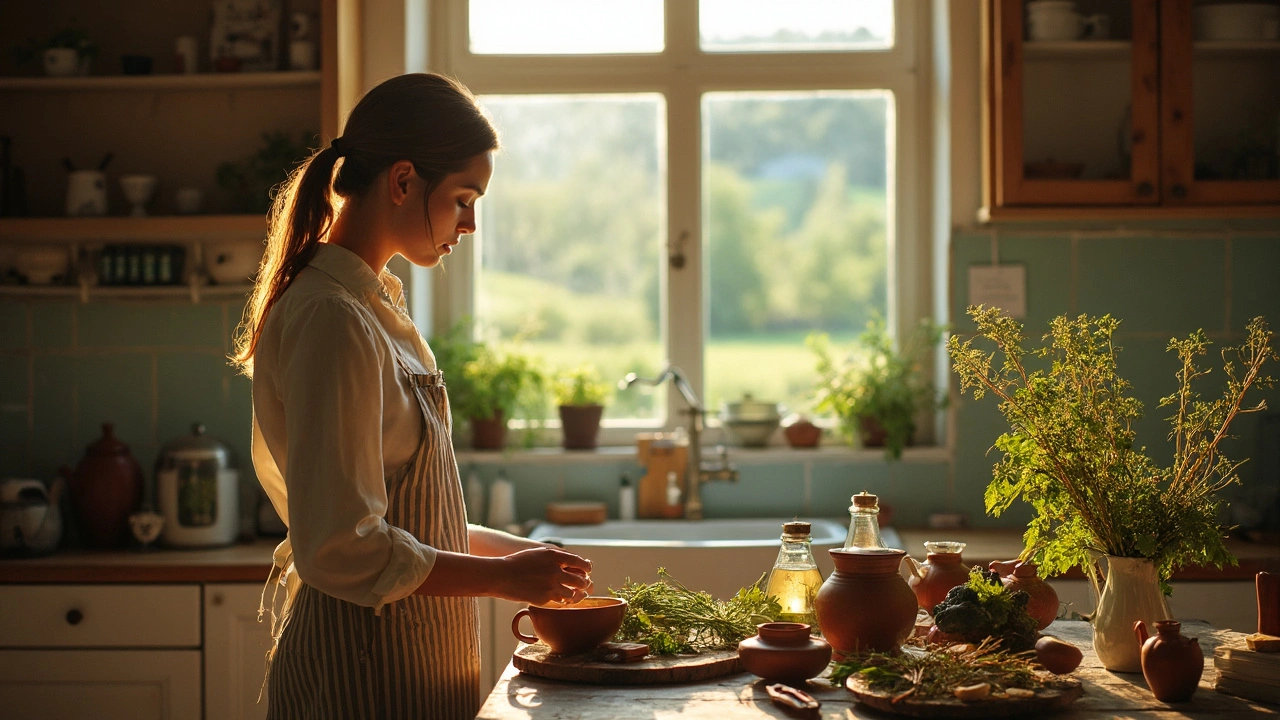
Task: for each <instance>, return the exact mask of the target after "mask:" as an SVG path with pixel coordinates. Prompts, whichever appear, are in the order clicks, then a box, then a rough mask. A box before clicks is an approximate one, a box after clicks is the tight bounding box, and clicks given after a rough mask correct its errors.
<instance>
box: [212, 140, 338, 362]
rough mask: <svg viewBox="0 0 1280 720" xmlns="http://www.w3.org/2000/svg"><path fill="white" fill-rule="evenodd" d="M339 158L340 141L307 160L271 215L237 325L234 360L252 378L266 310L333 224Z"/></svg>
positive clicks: (287, 183)
mask: <svg viewBox="0 0 1280 720" xmlns="http://www.w3.org/2000/svg"><path fill="white" fill-rule="evenodd" d="M340 157H341V152H340V150H339V148H338V143H337V141H334V143H333V144H331V145H330V146H329V147H327V148H324V149H322V150H318V151H316V152H315V153H314V154H312V156H311V157H310V158H308V159H306V160H305V161H303V162H302V163H301V164H300V165H299V166H298V167H297V168H296V169H295V170H294V171H293V172H292V173H291V174H290V175H289V179H288V180H287V181H285V182H284V183H283V184H282V185H281V186H280V190H279V192H278V193H277V194H276V196H275V199H273V200H272V202H271V212H270V214H269V215H268V216H267V250H266V252H265V253H264V254H263V256H262V264H261V265H260V266H259V267H258V281H257V282H256V283H254V286H253V292H252V293H251V294H250V295H249V302H248V304H247V305H245V308H244V316H243V317H242V318H241V321H240V326H239V327H238V328H237V329H236V337H235V350H234V352H233V354H232V355H231V364H232V365H234V366H235V367H237V368H239V369H240V371H241V372H242V373H244V374H245V375H247V376H248V377H253V356H254V353H256V352H257V349H258V339H259V338H261V337H262V325H263V323H264V322H265V321H266V319H267V312H268V311H269V310H271V306H272V305H274V304H275V302H276V300H279V299H280V295H282V294H283V293H284V291H285V290H287V289H288V288H289V285H290V284H291V283H293V279H294V278H295V277H297V276H298V273H299V272H301V271H302V268H304V267H306V266H307V263H309V262H311V258H312V257H314V256H315V254H316V245H317V244H318V243H319V242H320V238H322V237H324V235H325V233H327V232H329V226H330V225H331V224H332V223H333V215H334V207H333V199H334V194H333V191H332V189H331V183H332V180H333V171H334V167H335V166H336V165H337V163H338V159H339V158H340Z"/></svg>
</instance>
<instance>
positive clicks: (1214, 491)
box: [947, 306, 1276, 582]
mask: <svg viewBox="0 0 1280 720" xmlns="http://www.w3.org/2000/svg"><path fill="white" fill-rule="evenodd" d="M969 315H970V316H971V317H972V318H973V319H974V322H975V323H977V326H978V332H977V336H976V337H975V338H974V339H971V340H964V341H961V340H960V338H959V337H955V336H953V337H951V338H950V340H949V342H948V344H947V350H948V352H949V353H950V355H951V360H952V364H953V367H954V369H955V371H956V372H957V373H958V374H959V375H960V387H961V391H962V392H963V391H965V390H969V391H972V393H973V397H974V399H975V400H976V399H981V398H982V397H983V396H984V395H985V394H987V393H991V394H992V395H995V396H996V398H998V399H999V401H1000V411H1001V413H1003V414H1004V417H1005V419H1006V420H1008V422H1009V425H1010V430H1009V432H1006V433H1004V434H1003V435H1001V436H1000V437H999V438H998V439H997V440H996V444H995V447H996V448H997V449H999V450H1000V451H1001V452H1002V453H1003V457H1002V458H1001V459H1000V462H999V463H997V464H996V466H995V468H994V476H993V477H992V480H991V482H990V484H988V486H987V490H986V498H985V500H986V509H987V512H988V513H991V514H992V515H996V516H998V515H1000V514H1001V513H1003V512H1004V511H1005V510H1007V509H1008V508H1009V507H1010V506H1011V505H1012V504H1013V502H1014V501H1015V500H1019V499H1021V500H1024V501H1025V502H1027V503H1030V504H1031V506H1032V508H1034V510H1035V517H1034V518H1033V519H1032V521H1031V523H1030V524H1029V525H1028V526H1027V531H1026V533H1025V535H1024V536H1023V537H1024V540H1025V544H1026V549H1025V550H1024V552H1023V554H1022V559H1024V560H1025V559H1028V558H1034V560H1035V561H1036V562H1037V563H1039V564H1040V566H1041V567H1042V568H1044V570H1046V571H1047V572H1049V573H1060V572H1063V571H1066V570H1067V569H1069V568H1071V567H1073V566H1079V567H1081V568H1083V569H1084V570H1085V571H1086V572H1088V573H1090V574H1093V573H1094V572H1095V569H1094V566H1093V561H1094V559H1095V558H1096V557H1097V555H1099V554H1105V555H1113V556H1117V557H1130V558H1147V559H1150V560H1152V561H1154V562H1155V565H1156V568H1157V571H1158V572H1159V575H1160V579H1161V582H1166V581H1167V580H1168V578H1169V575H1170V574H1171V573H1172V572H1173V570H1174V569H1176V568H1178V567H1181V566H1184V565H1191V564H1198V565H1207V564H1213V565H1216V566H1218V567H1221V566H1222V565H1223V564H1224V563H1235V558H1234V557H1232V556H1231V554H1230V553H1229V552H1228V551H1227V549H1226V547H1225V546H1224V545H1223V535H1224V532H1223V528H1222V527H1221V525H1220V523H1219V520H1218V518H1219V512H1220V511H1221V510H1222V508H1223V506H1224V504H1225V501H1223V500H1222V499H1221V498H1219V497H1218V494H1219V492H1220V491H1221V490H1222V489H1223V488H1225V487H1227V486H1228V485H1231V484H1235V483H1239V476H1238V475H1237V472H1236V471H1237V469H1238V468H1239V467H1240V465H1241V463H1242V462H1243V461H1233V460H1231V459H1229V458H1227V457H1226V456H1224V455H1223V454H1222V453H1221V451H1220V450H1219V447H1218V446H1219V443H1220V442H1221V441H1222V439H1223V438H1224V437H1228V435H1227V429H1228V427H1229V426H1230V425H1231V422H1232V420H1234V419H1235V418H1236V417H1237V416H1238V415H1239V414H1241V413H1249V412H1256V411H1258V410H1262V409H1264V408H1265V407H1266V404H1265V402H1258V403H1257V404H1256V405H1253V406H1246V405H1245V404H1244V400H1245V395H1246V394H1247V393H1248V392H1249V390H1250V389H1252V388H1254V387H1258V388H1264V387H1270V386H1271V385H1272V378H1271V377H1269V376H1267V375H1265V374H1263V372H1262V370H1263V366H1264V365H1265V364H1266V363H1267V362H1268V361H1273V360H1275V359H1276V353H1275V351H1274V350H1273V349H1272V335H1273V333H1272V332H1271V331H1270V330H1269V329H1268V327H1267V323H1266V321H1265V320H1263V319H1262V318H1260V317H1259V318H1254V319H1253V320H1252V321H1251V322H1250V323H1249V325H1248V328H1247V337H1246V339H1245V341H1244V342H1243V343H1242V344H1241V345H1239V346H1237V347H1224V348H1222V350H1221V355H1222V375H1223V376H1224V377H1225V387H1224V388H1223V389H1222V395H1221V397H1219V398H1217V399H1215V400H1204V399H1201V396H1200V394H1199V392H1198V391H1197V390H1196V387H1198V386H1199V385H1200V383H1199V382H1198V381H1200V380H1202V379H1203V378H1204V377H1205V376H1207V375H1209V374H1210V369H1209V368H1206V367H1202V366H1201V365H1200V364H1199V362H1200V358H1201V357H1202V356H1204V355H1205V354H1206V353H1207V352H1208V348H1209V345H1210V343H1209V341H1208V339H1207V338H1206V337H1205V334H1204V332H1203V331H1199V330H1197V331H1196V332H1194V333H1191V335H1190V336H1188V337H1187V338H1186V339H1178V338H1174V339H1172V340H1170V341H1169V345H1168V348H1167V349H1168V351H1169V352H1171V353H1175V354H1176V355H1177V357H1178V363H1179V369H1178V371H1177V375H1176V376H1177V379H1178V389H1177V391H1176V392H1174V393H1173V394H1171V395H1169V396H1167V397H1164V398H1161V400H1160V407H1168V408H1172V409H1173V414H1172V415H1171V416H1169V418H1168V420H1169V422H1170V424H1171V429H1170V433H1169V439H1170V440H1171V441H1172V442H1173V444H1174V457H1173V464H1172V465H1171V466H1169V467H1160V466H1158V465H1157V464H1156V463H1155V462H1154V461H1153V460H1152V459H1151V458H1150V457H1149V456H1148V455H1147V453H1146V448H1145V447H1142V446H1137V445H1135V432H1134V430H1133V423H1134V421H1135V420H1138V419H1139V418H1140V417H1142V403H1141V402H1139V401H1138V400H1136V399H1135V398H1133V397H1131V396H1130V395H1129V389H1130V386H1129V383H1128V382H1126V381H1125V380H1124V379H1123V378H1121V377H1120V376H1119V375H1118V374H1117V372H1116V355H1117V353H1118V352H1119V350H1120V348H1118V347H1117V346H1116V345H1115V343H1114V341H1113V336H1114V334H1115V332H1116V328H1117V327H1118V326H1119V325H1120V321H1119V320H1116V319H1114V318H1112V317H1111V316H1110V315H1104V316H1102V317H1099V318H1090V317H1088V316H1086V315H1081V316H1079V317H1077V318H1075V319H1071V318H1068V317H1066V316H1061V317H1058V318H1055V319H1054V320H1053V321H1052V322H1051V323H1050V330H1049V333H1048V334H1046V335H1045V336H1044V338H1043V340H1044V341H1046V342H1047V344H1046V345H1044V346H1043V347H1040V348H1034V349H1030V350H1028V349H1025V348H1024V343H1025V340H1026V338H1025V337H1024V335H1023V333H1022V325H1021V324H1019V323H1018V322H1017V321H1015V320H1013V319H1012V318H1009V317H1007V316H1004V315H1002V314H1001V313H1000V311H999V310H998V309H996V308H984V307H982V306H977V307H971V308H969ZM975 340H984V341H986V342H987V343H991V344H994V346H995V351H994V352H990V351H988V350H985V349H981V348H978V347H974V342H975ZM997 356H999V360H997ZM1028 362H1031V363H1035V364H1040V363H1045V364H1047V366H1048V369H1036V370H1032V369H1029V368H1028V366H1027V363H1028Z"/></svg>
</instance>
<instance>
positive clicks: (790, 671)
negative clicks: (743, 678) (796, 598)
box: [738, 622, 831, 685]
mask: <svg viewBox="0 0 1280 720" xmlns="http://www.w3.org/2000/svg"><path fill="white" fill-rule="evenodd" d="M756 630H757V631H758V632H759V634H758V635H756V636H754V637H749V638H747V639H746V640H743V641H742V642H740V643H738V657H739V658H741V659H742V667H743V668H745V669H746V671H747V672H749V673H751V674H752V675H756V676H758V677H762V678H764V679H765V680H768V681H769V682H780V683H785V684H787V685H803V684H804V681H806V680H808V679H809V678H811V677H817V676H818V675H821V674H822V671H823V670H825V669H826V667H827V663H829V662H831V645H830V644H829V643H827V641H825V640H823V639H822V638H816V637H813V636H812V635H811V634H810V633H811V632H812V630H811V628H810V626H809V625H808V624H807V623H798V622H770V623H760V624H759V625H757V626H756Z"/></svg>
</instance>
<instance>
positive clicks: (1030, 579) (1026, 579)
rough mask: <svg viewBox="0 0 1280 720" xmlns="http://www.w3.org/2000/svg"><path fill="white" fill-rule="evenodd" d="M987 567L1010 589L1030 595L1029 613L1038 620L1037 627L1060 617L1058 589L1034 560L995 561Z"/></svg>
mask: <svg viewBox="0 0 1280 720" xmlns="http://www.w3.org/2000/svg"><path fill="white" fill-rule="evenodd" d="M987 569H988V570H990V571H991V572H994V573H999V574H1000V576H1001V577H1000V581H1001V582H1003V583H1004V586H1005V587H1006V588H1008V589H1009V590H1010V591H1013V590H1022V591H1024V592H1025V593H1027V595H1029V596H1030V598H1031V599H1030V600H1028V601H1027V614H1028V615H1030V616H1031V617H1032V618H1034V619H1035V621H1036V629H1037V630H1043V629H1045V628H1047V627H1049V623H1051V622H1053V621H1054V620H1055V619H1057V617H1058V604H1059V603H1058V591H1057V590H1054V589H1053V586H1052V585H1050V584H1049V583H1047V582H1045V581H1044V579H1043V578H1041V577H1040V574H1039V566H1038V565H1036V564H1035V563H1033V562H1018V561H1016V560H1006V561H993V562H992V563H991V564H990V565H989V566H987Z"/></svg>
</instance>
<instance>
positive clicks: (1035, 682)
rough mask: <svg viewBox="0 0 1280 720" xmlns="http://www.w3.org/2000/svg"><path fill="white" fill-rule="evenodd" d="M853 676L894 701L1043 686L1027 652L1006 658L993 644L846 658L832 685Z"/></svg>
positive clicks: (834, 673)
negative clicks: (968, 689)
mask: <svg viewBox="0 0 1280 720" xmlns="http://www.w3.org/2000/svg"><path fill="white" fill-rule="evenodd" d="M855 673H856V674H858V675H860V676H861V677H862V679H863V680H864V681H866V683H867V684H868V685H870V686H871V688H872V689H875V690H883V691H885V692H889V693H893V694H894V696H895V698H897V699H901V698H903V697H907V696H910V697H912V698H913V699H916V700H931V699H938V698H950V697H953V693H954V691H955V689H956V688H957V687H963V686H967V685H977V684H979V683H988V684H990V685H991V691H992V692H993V693H999V692H1002V691H1004V690H1007V689H1009V688H1022V689H1025V690H1033V689H1035V688H1037V687H1039V686H1041V685H1042V684H1043V683H1042V682H1041V681H1040V679H1039V678H1037V677H1036V674H1035V671H1034V669H1033V666H1032V658H1031V655H1030V654H1029V653H1020V654H1010V653H1008V652H1005V651H1003V650H1001V649H999V643H997V642H995V641H992V640H988V641H985V642H983V643H981V644H979V645H953V646H951V647H949V648H934V649H928V650H921V649H918V648H910V647H909V648H907V649H906V650H905V651H904V652H901V653H897V654H894V655H888V654H885V653H880V652H872V653H860V654H854V655H848V656H845V657H844V658H842V659H841V660H840V661H839V662H837V663H836V664H835V665H834V666H832V668H831V684H832V685H834V686H836V687H841V686H843V685H844V682H845V680H846V679H847V678H848V677H849V676H851V675H854V674H855Z"/></svg>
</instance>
